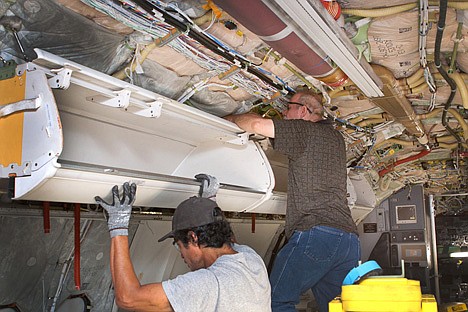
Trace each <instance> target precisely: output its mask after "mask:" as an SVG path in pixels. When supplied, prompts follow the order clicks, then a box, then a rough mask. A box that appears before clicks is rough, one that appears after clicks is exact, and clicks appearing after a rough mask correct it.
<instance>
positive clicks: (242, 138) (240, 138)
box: [226, 132, 249, 145]
mask: <svg viewBox="0 0 468 312" xmlns="http://www.w3.org/2000/svg"><path fill="white" fill-rule="evenodd" d="M248 141H249V133H248V132H243V133H239V134H237V138H236V139H233V140H229V141H226V142H228V143H231V144H235V145H245V144H247V142H248Z"/></svg>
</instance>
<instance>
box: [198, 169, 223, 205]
mask: <svg viewBox="0 0 468 312" xmlns="http://www.w3.org/2000/svg"><path fill="white" fill-rule="evenodd" d="M195 179H197V181H200V182H201V187H200V192H199V195H200V197H204V198H210V199H213V200H215V198H216V193H218V189H219V182H218V179H216V177H213V176H210V175H208V174H204V173H199V174H197V175H196V176H195Z"/></svg>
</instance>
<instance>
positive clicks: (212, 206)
mask: <svg viewBox="0 0 468 312" xmlns="http://www.w3.org/2000/svg"><path fill="white" fill-rule="evenodd" d="M112 194H113V203H112V204H108V203H106V202H105V201H104V200H102V198H101V197H99V196H96V202H97V203H98V204H100V205H101V206H102V207H103V208H104V209H105V210H106V211H107V212H108V214H109V218H108V226H109V232H110V236H111V252H110V259H111V260H110V262H111V263H110V266H111V273H112V281H113V283H114V291H115V299H116V302H117V304H118V305H119V306H120V307H121V308H124V309H128V310H132V311H190V312H193V311H203V312H205V311H219V312H223V311H230V312H231V311H239V312H241V311H242V312H245V311H260V312H262V311H271V302H270V300H271V299H270V283H269V280H268V274H267V271H266V268H265V264H264V262H263V260H262V258H261V257H260V256H259V255H258V254H257V253H256V252H255V251H254V250H253V249H251V248H250V247H248V246H244V245H238V244H234V243H232V238H233V232H232V229H231V226H230V224H229V222H228V221H227V220H226V218H225V217H224V214H223V212H222V211H221V209H220V208H219V207H218V205H217V204H216V202H215V201H213V200H211V199H208V198H203V197H191V198H189V199H187V200H185V201H183V202H182V203H180V204H179V206H178V207H177V209H176V210H175V212H174V216H173V218H172V231H170V232H169V233H167V234H166V235H164V236H163V237H161V238H160V239H159V242H161V241H163V240H165V239H167V238H172V239H173V240H174V241H173V244H174V246H175V247H176V248H177V249H178V250H179V251H180V254H181V256H182V258H183V259H184V262H185V263H186V264H187V265H188V267H189V268H190V270H191V272H188V273H186V274H183V275H179V276H177V277H176V278H174V279H171V280H167V281H163V282H162V283H152V284H146V285H140V282H139V281H138V279H137V277H136V275H135V271H134V269H133V264H132V261H131V258H130V252H129V246H128V223H129V220H130V215H131V211H132V204H133V203H134V201H135V195H136V185H135V184H134V183H132V184H131V185H130V184H129V183H125V184H124V185H123V195H122V198H120V197H119V190H118V186H117V185H116V186H114V187H113V189H112Z"/></svg>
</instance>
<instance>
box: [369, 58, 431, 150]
mask: <svg viewBox="0 0 468 312" xmlns="http://www.w3.org/2000/svg"><path fill="white" fill-rule="evenodd" d="M372 68H373V70H374V72H375V73H376V74H377V75H378V76H379V77H380V79H381V80H382V82H383V84H384V85H383V89H382V91H383V93H384V96H383V97H379V98H373V99H372V102H373V103H374V104H375V105H377V106H379V107H380V108H381V109H383V110H384V111H385V112H387V113H388V114H390V115H391V116H392V117H393V118H394V119H395V121H397V122H399V123H401V124H402V125H403V126H404V127H405V128H406V130H407V131H408V133H409V134H411V135H414V136H415V137H416V138H417V140H418V141H419V143H421V144H423V145H426V144H427V143H428V138H427V135H426V133H425V132H424V127H423V125H422V123H421V121H420V120H419V119H418V117H417V115H416V113H415V112H414V110H413V108H412V107H411V103H410V102H409V101H408V99H407V98H406V97H405V93H404V92H403V89H402V87H401V86H400V85H399V83H398V81H397V80H396V79H395V77H394V76H393V74H392V73H391V72H390V71H389V70H388V69H386V68H385V67H382V66H379V65H372Z"/></svg>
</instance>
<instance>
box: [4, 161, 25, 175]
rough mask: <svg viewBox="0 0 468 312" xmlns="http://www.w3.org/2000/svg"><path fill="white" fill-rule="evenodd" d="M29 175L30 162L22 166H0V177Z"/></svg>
mask: <svg viewBox="0 0 468 312" xmlns="http://www.w3.org/2000/svg"><path fill="white" fill-rule="evenodd" d="M30 175H31V162H30V161H26V162H24V163H23V165H22V166H19V165H18V164H16V163H15V164H9V165H8V166H6V167H3V166H0V177H2V178H7V177H9V176H16V177H23V176H30Z"/></svg>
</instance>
